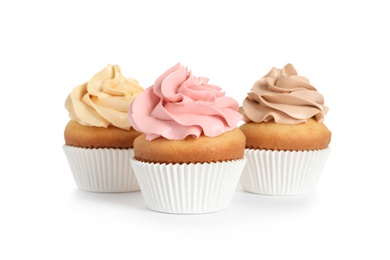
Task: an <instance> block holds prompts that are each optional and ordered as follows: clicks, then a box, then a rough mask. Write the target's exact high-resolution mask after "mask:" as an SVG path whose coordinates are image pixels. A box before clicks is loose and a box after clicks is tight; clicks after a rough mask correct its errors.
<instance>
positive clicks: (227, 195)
mask: <svg viewBox="0 0 390 260" xmlns="http://www.w3.org/2000/svg"><path fill="white" fill-rule="evenodd" d="M245 162H246V159H241V160H235V161H226V162H217V163H197V164H193V163H191V164H160V163H146V162H141V161H138V160H135V159H134V158H132V159H131V163H132V165H133V168H134V171H135V174H136V176H137V179H138V182H139V185H140V187H141V192H142V195H143V197H144V199H145V202H146V204H147V206H148V207H149V208H150V209H151V210H154V211H158V212H164V213H173V214H202V213H211V212H217V211H221V210H224V209H226V208H227V207H228V206H229V204H230V202H231V200H232V198H233V195H234V193H235V191H236V187H237V185H238V183H239V180H240V176H241V173H242V170H243V168H244V165H245Z"/></svg>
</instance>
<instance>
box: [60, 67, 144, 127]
mask: <svg viewBox="0 0 390 260" xmlns="http://www.w3.org/2000/svg"><path fill="white" fill-rule="evenodd" d="M142 91H143V88H142V87H141V86H140V85H139V84H138V82H137V81H136V80H135V79H131V78H125V77H124V76H123V75H122V73H121V69H120V67H119V66H118V65H110V64H108V65H107V66H106V67H105V68H104V69H103V70H101V71H100V72H98V73H96V74H95V75H94V76H93V77H92V78H91V79H90V80H89V81H88V82H86V83H84V84H81V85H79V86H77V87H75V88H74V89H73V90H72V92H71V93H70V94H69V96H68V97H67V99H66V101H65V108H66V109H67V110H68V111H69V116H70V118H71V119H72V120H74V121H76V122H78V123H79V124H81V125H85V126H95V127H105V128H107V127H108V126H109V125H112V126H115V127H118V128H121V129H125V130H129V129H130V128H131V124H130V121H129V119H128V115H127V112H128V109H129V105H130V103H131V102H133V100H134V98H135V97H136V96H137V95H138V94H139V93H141V92H142Z"/></svg>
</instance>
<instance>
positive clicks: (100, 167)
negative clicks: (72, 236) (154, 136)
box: [63, 64, 143, 192]
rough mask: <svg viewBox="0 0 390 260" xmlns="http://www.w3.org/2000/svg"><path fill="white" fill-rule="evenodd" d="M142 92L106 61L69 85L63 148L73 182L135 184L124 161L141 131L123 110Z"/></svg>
mask: <svg viewBox="0 0 390 260" xmlns="http://www.w3.org/2000/svg"><path fill="white" fill-rule="evenodd" d="M142 91H143V88H142V87H140V86H139V84H138V82H137V81H136V80H134V79H130V78H125V77H124V76H123V75H122V73H121V69H120V67H119V66H118V65H110V64H108V65H107V66H106V67H105V68H104V69H103V70H101V71H100V72H98V73H97V74H95V75H94V76H93V77H92V78H91V79H90V80H89V81H88V82H86V83H84V84H81V85H79V86H77V87H75V88H74V89H73V90H72V92H71V93H70V94H69V96H68V97H67V99H66V101H65V107H66V109H67V110H68V111H69V116H70V120H69V122H68V123H67V125H66V127H65V131H64V139H65V145H64V146H63V149H64V152H65V154H66V156H67V159H68V162H69V165H70V168H71V171H72V174H73V177H74V180H75V182H76V185H77V186H78V187H79V188H80V189H82V190H87V191H95V192H131V191H137V190H139V185H138V182H137V180H136V177H135V175H134V172H133V169H132V167H131V164H130V158H131V157H132V156H133V149H132V147H133V141H134V139H135V138H136V137H137V136H139V135H140V134H141V133H140V132H138V131H137V130H135V129H134V128H132V127H131V124H130V121H129V120H128V115H127V113H128V108H129V105H130V103H131V102H132V101H133V99H134V98H135V97H136V96H137V95H138V94H139V93H141V92H142Z"/></svg>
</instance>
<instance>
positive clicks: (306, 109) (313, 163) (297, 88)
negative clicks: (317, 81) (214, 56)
mask: <svg viewBox="0 0 390 260" xmlns="http://www.w3.org/2000/svg"><path fill="white" fill-rule="evenodd" d="M240 111H241V113H243V116H244V118H243V121H244V122H243V124H242V125H241V126H240V129H241V130H242V132H243V133H244V134H245V136H246V149H245V157H246V159H247V165H246V167H245V169H244V170H243V173H242V176H241V179H240V183H241V186H242V188H243V190H245V191H248V192H252V193H258V194H265V195H299V194H305V193H308V192H310V191H312V190H314V189H315V186H316V185H317V183H318V181H319V178H320V175H321V173H322V171H323V168H324V166H325V163H326V160H327V157H328V155H329V153H330V147H329V144H330V141H331V132H330V131H329V129H328V128H327V127H326V126H325V124H324V123H323V121H324V116H325V115H326V114H327V112H328V107H326V106H325V105H324V98H323V96H322V95H321V94H320V93H319V92H318V91H317V90H316V88H314V87H313V86H312V85H311V84H310V82H309V80H308V79H307V78H305V77H302V76H299V75H298V73H297V71H296V70H295V68H294V67H293V65H291V64H287V65H286V66H285V67H283V68H282V69H278V68H272V69H271V70H270V71H269V72H268V74H267V75H265V76H264V77H263V78H261V79H259V80H258V81H257V82H255V84H254V85H253V87H252V89H251V91H250V92H249V93H248V95H247V97H246V98H245V100H244V101H243V104H242V107H241V108H240Z"/></svg>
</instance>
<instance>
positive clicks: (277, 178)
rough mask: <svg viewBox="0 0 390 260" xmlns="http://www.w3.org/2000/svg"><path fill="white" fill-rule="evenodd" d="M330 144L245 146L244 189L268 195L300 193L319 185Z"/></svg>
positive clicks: (242, 181) (241, 180) (242, 179)
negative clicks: (275, 147)
mask: <svg viewBox="0 0 390 260" xmlns="http://www.w3.org/2000/svg"><path fill="white" fill-rule="evenodd" d="M329 153H330V148H326V149H323V150H315V151H270V150H259V149H258V150H257V149H245V158H246V159H247V164H246V166H245V168H244V170H243V173H242V175H241V178H240V184H241V186H242V188H243V190H245V191H248V192H252V193H258V194H264V195H299V194H305V193H308V192H310V191H312V190H314V188H315V187H316V185H317V183H318V181H319V178H320V175H321V173H322V170H323V168H324V166H325V163H326V160H327V158H328V156H329Z"/></svg>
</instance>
